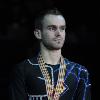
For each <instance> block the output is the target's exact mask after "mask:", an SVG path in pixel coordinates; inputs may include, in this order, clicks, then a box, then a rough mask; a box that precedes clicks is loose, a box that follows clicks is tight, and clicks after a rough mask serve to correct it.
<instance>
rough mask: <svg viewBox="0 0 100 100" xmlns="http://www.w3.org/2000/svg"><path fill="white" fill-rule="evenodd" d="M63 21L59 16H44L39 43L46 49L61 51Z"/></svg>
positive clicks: (63, 32) (63, 39) (63, 38)
mask: <svg viewBox="0 0 100 100" xmlns="http://www.w3.org/2000/svg"><path fill="white" fill-rule="evenodd" d="M65 27H66V25H65V19H64V18H63V16H61V15H46V16H45V17H44V19H43V21H42V30H41V43H42V44H43V45H44V46H45V47H46V48H48V49H52V50H58V49H61V48H62V46H63V44H64V41H65Z"/></svg>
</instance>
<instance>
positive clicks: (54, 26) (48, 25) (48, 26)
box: [47, 25, 66, 28]
mask: <svg viewBox="0 0 100 100" xmlns="http://www.w3.org/2000/svg"><path fill="white" fill-rule="evenodd" d="M47 27H56V25H48V26H47ZM60 27H65V28H66V25H61V26H60Z"/></svg>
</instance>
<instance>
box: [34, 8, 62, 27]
mask: <svg viewBox="0 0 100 100" xmlns="http://www.w3.org/2000/svg"><path fill="white" fill-rule="evenodd" d="M49 14H51V15H61V16H63V14H62V13H61V12H60V11H59V10H58V9H57V8H50V9H46V10H43V11H41V12H40V13H39V14H38V15H37V16H36V18H35V21H34V28H35V29H42V21H43V18H44V16H45V15H49Z"/></svg>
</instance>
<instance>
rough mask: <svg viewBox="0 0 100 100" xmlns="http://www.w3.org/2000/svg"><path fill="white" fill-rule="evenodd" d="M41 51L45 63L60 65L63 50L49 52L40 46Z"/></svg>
mask: <svg viewBox="0 0 100 100" xmlns="http://www.w3.org/2000/svg"><path fill="white" fill-rule="evenodd" d="M40 51H41V54H42V57H43V59H44V61H45V63H47V64H52V65H56V64H58V63H60V58H61V49H59V50H49V49H47V48H46V47H45V46H44V45H40Z"/></svg>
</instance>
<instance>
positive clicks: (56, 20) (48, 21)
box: [43, 15, 66, 26]
mask: <svg viewBox="0 0 100 100" xmlns="http://www.w3.org/2000/svg"><path fill="white" fill-rule="evenodd" d="M65 24H66V23H65V19H64V17H63V16H61V15H45V16H44V18H43V25H46V26H47V25H58V26H60V25H65Z"/></svg>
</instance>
